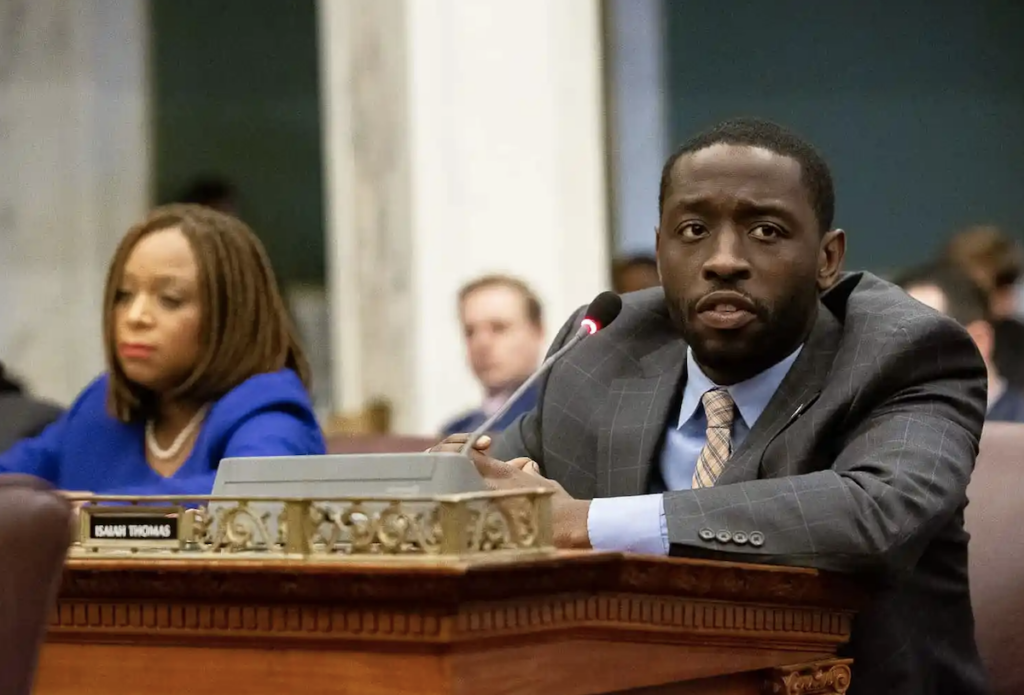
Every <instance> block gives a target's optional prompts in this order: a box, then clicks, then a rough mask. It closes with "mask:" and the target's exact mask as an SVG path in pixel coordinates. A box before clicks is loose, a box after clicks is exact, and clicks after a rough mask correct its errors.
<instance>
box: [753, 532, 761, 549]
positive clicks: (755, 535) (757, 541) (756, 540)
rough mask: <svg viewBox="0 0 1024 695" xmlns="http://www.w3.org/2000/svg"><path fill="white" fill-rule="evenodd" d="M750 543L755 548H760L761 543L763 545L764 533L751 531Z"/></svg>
mask: <svg viewBox="0 0 1024 695" xmlns="http://www.w3.org/2000/svg"><path fill="white" fill-rule="evenodd" d="M750 545H752V546H754V547H755V548H760V547H761V546H762V545H764V534H763V533H761V532H760V531H751V532H750Z"/></svg>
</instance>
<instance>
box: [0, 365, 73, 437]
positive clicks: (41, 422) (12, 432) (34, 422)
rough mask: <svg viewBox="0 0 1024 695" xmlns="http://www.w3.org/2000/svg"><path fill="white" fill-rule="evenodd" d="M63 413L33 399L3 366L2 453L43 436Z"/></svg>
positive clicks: (0, 400)
mask: <svg viewBox="0 0 1024 695" xmlns="http://www.w3.org/2000/svg"><path fill="white" fill-rule="evenodd" d="M61 412H62V410H61V409H60V408H59V407H57V406H56V405H54V404H52V403H50V402H48V401H44V400H40V399H37V398H33V397H32V396H31V395H30V394H29V393H27V392H26V391H25V388H24V387H23V386H22V384H21V383H20V382H19V381H18V380H17V379H15V378H14V377H13V376H12V375H10V374H8V373H7V371H6V370H5V369H4V365H3V363H0V453H3V452H4V451H7V450H8V449H10V448H11V447H12V446H14V445H15V444H17V443H18V442H19V441H21V440H22V439H25V438H26V437H34V436H36V435H37V434H39V433H40V432H42V431H43V429H44V428H45V427H46V426H47V425H49V424H50V423H51V422H53V421H54V420H56V419H57V418H58V417H60V414H61Z"/></svg>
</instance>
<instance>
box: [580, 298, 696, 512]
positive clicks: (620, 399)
mask: <svg viewBox="0 0 1024 695" xmlns="http://www.w3.org/2000/svg"><path fill="white" fill-rule="evenodd" d="M659 315H661V314H660V312H659ZM662 318H663V320H662V321H660V322H657V323H656V324H655V325H652V326H650V328H648V329H645V330H643V331H642V332H641V333H640V334H637V335H635V336H634V337H633V338H632V339H631V340H630V341H629V343H627V344H626V345H623V346H622V350H623V351H624V352H626V353H627V354H628V355H630V356H631V357H632V358H633V360H634V361H635V363H636V370H635V373H634V374H633V375H630V376H627V377H620V378H618V379H615V380H613V381H612V384H611V389H610V390H609V393H608V399H607V400H606V402H605V406H604V408H602V409H601V412H600V413H599V415H598V418H599V433H598V456H597V496H598V497H607V496H626V495H639V494H642V493H643V492H645V490H646V485H647V477H648V474H649V473H650V469H651V464H652V462H653V460H654V455H655V453H656V450H657V447H658V443H659V442H660V441H661V439H662V437H663V435H664V433H665V427H666V423H668V422H669V420H670V418H674V416H675V414H673V413H671V412H670V410H671V408H672V404H673V403H674V402H675V395H676V394H677V393H678V392H679V390H680V388H681V386H680V383H681V380H682V378H683V371H684V368H685V366H686V344H685V343H684V342H683V341H682V339H681V338H680V337H679V334H678V333H677V332H676V331H675V329H674V328H673V327H672V324H671V322H670V321H669V319H668V317H667V316H663V317H662Z"/></svg>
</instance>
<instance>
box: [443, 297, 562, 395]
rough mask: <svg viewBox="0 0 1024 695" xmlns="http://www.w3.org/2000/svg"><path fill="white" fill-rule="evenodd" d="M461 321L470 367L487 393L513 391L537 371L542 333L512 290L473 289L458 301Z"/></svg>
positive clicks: (522, 300)
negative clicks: (460, 303)
mask: <svg viewBox="0 0 1024 695" xmlns="http://www.w3.org/2000/svg"><path fill="white" fill-rule="evenodd" d="M461 318H462V329H463V332H464V334H465V337H466V352H467V357H468V359H469V364H470V367H471V368H472V369H473V373H474V374H475V375H476V377H477V379H479V380H480V383H481V384H483V386H484V389H485V390H486V391H487V392H488V393H489V394H493V393H497V392H500V391H502V390H506V389H511V388H515V387H516V386H518V385H519V384H520V383H522V382H523V381H525V380H526V378H527V377H528V376H529V375H530V373H531V372H532V371H533V370H534V369H536V368H537V364H538V362H539V361H540V355H541V352H542V350H543V349H544V345H543V341H544V335H543V331H542V330H541V327H540V326H537V325H535V324H534V323H532V322H531V321H530V318H529V316H528V315H527V311H526V300H525V299H524V297H523V296H522V294H520V293H519V292H518V291H517V290H516V289H514V288H512V287H506V286H504V285H491V286H488V287H481V288H479V289H477V290H474V291H473V292H471V293H470V294H469V295H468V296H466V298H465V299H464V300H463V302H462V311H461Z"/></svg>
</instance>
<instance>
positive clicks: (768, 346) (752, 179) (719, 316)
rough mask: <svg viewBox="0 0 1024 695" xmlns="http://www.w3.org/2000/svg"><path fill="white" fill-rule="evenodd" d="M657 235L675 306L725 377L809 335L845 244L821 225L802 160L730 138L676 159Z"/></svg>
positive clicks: (757, 365)
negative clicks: (731, 142)
mask: <svg viewBox="0 0 1024 695" xmlns="http://www.w3.org/2000/svg"><path fill="white" fill-rule="evenodd" d="M657 244H658V246H657V256H658V264H659V268H660V270H661V278H662V286H663V287H664V288H665V297H666V301H667V304H668V309H669V313H670V315H671V316H672V319H673V321H674V323H675V324H676V327H677V328H678V329H679V331H680V332H681V333H682V335H683V338H684V339H685V340H686V342H687V344H688V345H689V346H690V348H691V349H692V350H693V354H694V357H696V358H697V361H698V363H699V364H700V365H701V367H702V368H703V369H704V370H705V371H706V372H707V374H708V376H709V377H711V378H712V379H714V380H715V381H716V382H718V383H720V384H731V383H736V382H738V381H743V380H745V379H748V378H750V377H752V376H754V375H756V374H758V373H760V372H762V371H764V370H765V369H767V368H768V367H770V366H772V365H773V364H775V363H777V362H779V361H780V360H782V359H784V358H785V357H786V356H787V355H789V354H790V353H791V352H792V351H793V350H795V349H796V347H797V346H798V345H800V343H801V342H803V340H804V339H805V338H806V337H807V334H808V332H809V331H810V328H811V326H812V325H813V321H814V318H815V316H816V315H817V307H818V295H819V291H820V290H822V289H825V288H827V287H829V286H830V285H831V284H832V283H833V282H834V281H835V278H836V276H837V274H838V272H839V268H840V267H841V264H842V257H843V254H844V252H845V238H844V237H843V232H841V231H838V230H836V231H832V232H828V233H827V234H825V235H822V233H821V230H820V225H819V223H818V219H817V216H816V214H815V212H814V208H813V205H812V202H811V200H810V194H809V193H808V191H807V188H806V186H805V185H804V183H803V181H802V178H801V171H800V164H799V163H798V162H797V161H796V160H794V159H792V158H790V157H785V156H782V155H779V154H775V153H773V152H770V151H768V150H765V149H761V148H757V147H749V146H742V145H726V144H716V145H712V146H710V147H707V148H705V149H702V150H698V151H697V152H693V153H690V154H687V155H684V156H682V157H680V158H679V159H678V160H677V161H676V163H675V165H674V167H673V168H672V171H671V174H670V177H669V183H668V187H667V190H666V195H665V203H664V210H663V213H662V216H661V222H660V225H659V229H658V237H657Z"/></svg>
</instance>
